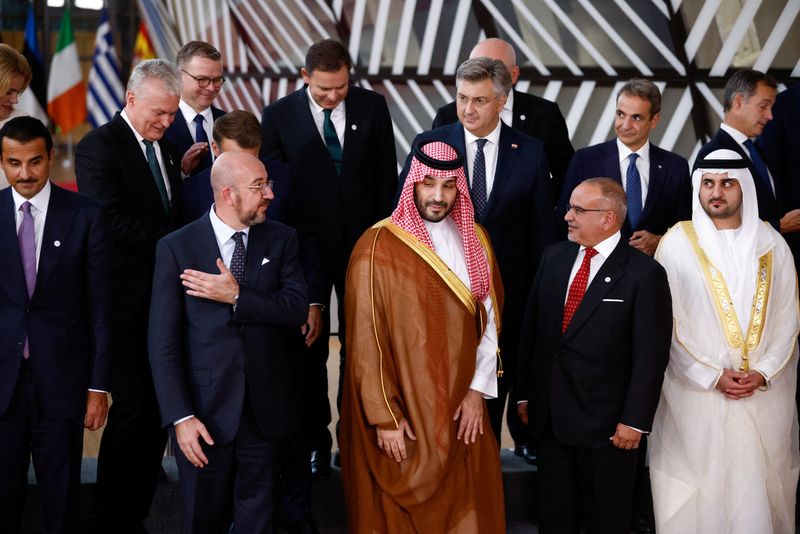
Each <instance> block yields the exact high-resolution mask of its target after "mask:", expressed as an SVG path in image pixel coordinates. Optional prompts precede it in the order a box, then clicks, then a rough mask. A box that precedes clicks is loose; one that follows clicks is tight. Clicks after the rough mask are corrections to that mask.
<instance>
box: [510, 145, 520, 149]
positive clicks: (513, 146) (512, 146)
mask: <svg viewBox="0 0 800 534" xmlns="http://www.w3.org/2000/svg"><path fill="white" fill-rule="evenodd" d="M511 148H513V149H514V150H516V149H517V148H519V146H518V145H517V143H511Z"/></svg>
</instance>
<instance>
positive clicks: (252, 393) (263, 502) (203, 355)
mask: <svg viewBox="0 0 800 534" xmlns="http://www.w3.org/2000/svg"><path fill="white" fill-rule="evenodd" d="M218 257H220V251H219V248H218V246H217V242H216V238H215V236H214V231H213V228H212V226H211V221H210V219H209V216H208V215H206V216H204V217H201V218H200V219H197V220H196V221H194V222H193V223H190V224H188V225H187V226H185V227H183V228H181V229H180V230H178V231H177V232H174V233H172V234H170V235H168V236H166V237H165V238H163V239H162V240H161V241H159V243H158V246H157V250H156V270H155V276H154V280H153V293H152V305H151V310H152V311H151V314H150V333H149V353H150V365H151V368H152V372H153V382H154V384H155V388H156V395H157V397H158V404H159V409H160V411H161V419H162V423H163V425H164V426H167V427H169V426H171V425H172V423H173V422H175V421H177V420H179V419H182V418H184V417H186V416H188V415H191V414H193V415H195V416H196V417H197V418H198V419H199V420H200V421H201V422H202V423H203V424H205V426H206V428H207V429H208V431H209V433H210V434H211V436H212V438H213V439H214V442H215V445H214V446H212V447H207V446H205V445H204V449H205V451H206V454H207V455H210V456H209V464H208V465H207V466H206V467H204V468H203V469H197V468H195V467H193V466H192V465H191V464H190V463H188V461H187V460H186V459H185V457H184V456H183V453H181V452H177V453H176V455H177V456H178V460H179V463H178V466H179V469H180V475H181V492H182V495H183V502H184V507H183V508H184V517H185V518H184V528H185V529H186V530H187V531H189V532H195V531H199V530H197V529H200V530H202V529H207V530H208V531H209V532H210V531H213V529H215V528H216V529H217V531H219V530H220V529H222V527H223V526H225V524H224V522H225V519H226V514H225V505H226V503H227V502H229V500H230V498H231V487H232V486H231V484H233V481H234V479H235V480H236V482H237V489H236V491H234V495H233V499H234V516H235V518H234V520H235V522H236V527H237V530H242V531H243V532H261V531H262V530H261V527H256V525H265V524H268V523H270V522H271V520H272V506H271V505H272V502H273V498H274V497H273V494H272V487H273V486H274V485H275V484H274V481H273V480H271V479H270V478H269V477H273V476H274V469H275V467H276V465H277V462H279V461H280V452H279V451H280V446H279V443H280V440H283V439H287V438H288V437H290V436H292V435H293V434H294V433H295V432H296V430H297V429H298V423H299V422H298V420H297V413H296V406H297V389H296V387H295V384H296V381H295V379H294V376H293V375H294V371H293V368H292V367H293V366H292V359H293V354H292V353H291V350H290V349H289V344H288V343H287V342H286V339H285V337H286V334H287V331H288V330H291V331H292V332H294V330H295V329H297V328H298V327H299V326H300V324H301V323H303V322H304V321H305V319H306V315H307V313H308V307H307V306H308V297H307V294H306V284H305V280H304V277H303V273H302V270H301V268H300V262H299V259H298V246H297V237H296V234H295V231H294V230H292V229H290V228H288V227H286V226H284V225H282V224H280V223H277V222H274V221H266V222H264V223H263V224H260V225H256V226H252V227H250V232H249V237H248V240H247V260H246V268H245V279H244V282H243V283H242V284H240V286H239V290H240V293H239V300H238V305H237V307H236V310H233V308H232V306H231V305H229V304H223V303H219V302H214V301H210V300H206V299H201V298H196V297H190V296H188V295H186V293H185V290H184V288H183V286H182V285H181V283H180V279H179V274H180V273H181V272H183V270H184V269H197V270H200V271H203V272H207V273H216V272H218V269H217V266H216V264H215V261H216V258H218ZM254 442H255V443H256V444H258V445H257V447H256V448H257V449H258V451H259V452H258V454H256V455H255V457H249V458H245V460H243V458H242V456H240V453H241V454H243V455H246V454H247V452H246V449H247V448H248V446H252V444H253V443H254ZM246 445H247V446H246ZM234 460H235V462H236V463H235V464H234ZM303 467H304V472H305V465H304V466H303ZM246 471H249V472H246ZM253 473H258V475H254V474H253ZM248 475H253V476H254V477H255V476H258V477H259V478H260V480H259V481H258V482H263V483H264V487H263V488H261V490H260V491H263V493H258V494H257V495H256V496H255V497H253V496H252V495H251V496H250V497H252V498H253V499H254V500H255V501H257V503H255V506H254V507H250V506H248V505H247V504H246V503H245V502H244V500H245V499H244V497H246V495H240V493H239V490H240V489H243V490H244V491H250V490H253V489H254V488H253V487H239V486H238V484H239V483H243V484H245V485H246V484H247V482H242V481H243V480H245V481H246V479H247V477H248ZM262 476H263V477H267V480H264V479H263V478H261V477H262ZM309 483H310V479H309ZM250 505H254V503H252V502H251V503H250ZM203 531H205V530H203Z"/></svg>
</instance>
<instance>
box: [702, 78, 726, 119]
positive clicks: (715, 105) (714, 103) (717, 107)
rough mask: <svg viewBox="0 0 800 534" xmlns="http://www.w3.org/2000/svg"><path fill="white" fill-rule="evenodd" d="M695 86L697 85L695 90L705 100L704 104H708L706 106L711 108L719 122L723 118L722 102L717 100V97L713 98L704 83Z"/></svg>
mask: <svg viewBox="0 0 800 534" xmlns="http://www.w3.org/2000/svg"><path fill="white" fill-rule="evenodd" d="M695 85H697V89H698V90H699V91H700V94H701V95H703V98H705V99H706V102H708V104H709V105H710V106H711V109H712V110H713V111H714V113H716V114H717V117H719V120H720V121H721V120H722V118H723V117H724V116H725V112H724V111H723V106H722V102H720V101H719V100H717V97H716V96H714V93H712V92H711V89H709V87H708V85H706V84H705V83H703V82H698V83H697V84H695Z"/></svg>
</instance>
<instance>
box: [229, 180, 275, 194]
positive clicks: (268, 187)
mask: <svg viewBox="0 0 800 534" xmlns="http://www.w3.org/2000/svg"><path fill="white" fill-rule="evenodd" d="M273 185H275V182H273V181H272V180H267V181H266V182H264V183H263V184H260V185H243V186H241V187H237V186H235V185H232V186H231V187H234V188H236V189H249V190H250V191H258V192H259V193H261V194H262V195H265V194H266V193H267V191H272V186H273Z"/></svg>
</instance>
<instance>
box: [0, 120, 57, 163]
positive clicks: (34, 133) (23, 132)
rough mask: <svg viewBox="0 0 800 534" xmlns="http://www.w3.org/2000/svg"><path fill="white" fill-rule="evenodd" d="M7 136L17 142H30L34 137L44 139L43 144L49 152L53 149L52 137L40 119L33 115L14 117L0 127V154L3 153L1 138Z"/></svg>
mask: <svg viewBox="0 0 800 534" xmlns="http://www.w3.org/2000/svg"><path fill="white" fill-rule="evenodd" d="M6 137H8V138H9V139H13V140H14V141H17V142H19V143H23V144H25V143H30V142H31V141H34V140H36V139H39V138H42V139H44V146H45V148H46V149H47V153H48V154H49V153H50V151H51V150H53V138H52V137H51V136H50V131H49V130H48V129H47V126H45V125H44V124H43V123H42V121H40V120H39V119H36V118H34V117H27V116H26V117H15V118H13V119H11V120H10V121H8V122H6V123H5V124H4V125H3V127H2V128H0V156H2V155H3V139H5V138H6Z"/></svg>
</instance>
